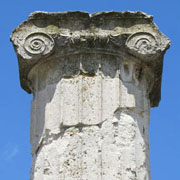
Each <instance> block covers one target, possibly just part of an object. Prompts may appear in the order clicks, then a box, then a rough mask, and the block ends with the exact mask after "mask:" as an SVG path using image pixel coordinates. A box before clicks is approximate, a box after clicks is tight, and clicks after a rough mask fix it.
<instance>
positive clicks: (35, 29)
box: [11, 11, 169, 180]
mask: <svg viewBox="0 0 180 180" xmlns="http://www.w3.org/2000/svg"><path fill="white" fill-rule="evenodd" d="M11 41H12V42H13V45H14V47H15V50H16V53H17V56H18V60H19V69H20V80H21V85H22V88H23V89H25V90H26V91H27V92H29V93H33V96H34V98H33V100H32V104H31V139H30V141H31V152H32V156H33V165H32V170H31V179H32V180H52V179H53V180H56V179H57V180H59V179H63V180H82V179H83V180H92V179H93V180H109V179H111V180H150V167H149V140H148V125H149V111H150V107H154V106H157V105H158V103H159V100H160V87H161V73H162V64H163V55H164V53H165V51H166V49H167V48H168V47H169V40H168V39H167V38H166V37H165V36H164V35H163V34H162V33H160V32H159V30H158V28H157V27H156V26H155V24H154V23H153V21H152V16H149V15H146V14H144V13H142V12H128V11H127V12H101V13H96V14H93V15H89V14H88V13H84V12H67V13H45V12H35V13H32V14H31V15H30V16H29V19H28V21H25V22H24V23H22V24H21V25H20V26H19V27H17V28H16V29H15V30H14V31H13V33H12V36H11Z"/></svg>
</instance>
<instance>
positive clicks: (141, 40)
mask: <svg viewBox="0 0 180 180" xmlns="http://www.w3.org/2000/svg"><path fill="white" fill-rule="evenodd" d="M126 47H128V49H129V50H130V51H131V53H135V54H137V53H138V54H141V55H150V54H155V53H156V51H157V41H156V39H155V37H154V36H153V35H152V34H150V33H145V32H139V33H136V34H133V35H131V36H130V37H129V38H128V39H127V41H126Z"/></svg>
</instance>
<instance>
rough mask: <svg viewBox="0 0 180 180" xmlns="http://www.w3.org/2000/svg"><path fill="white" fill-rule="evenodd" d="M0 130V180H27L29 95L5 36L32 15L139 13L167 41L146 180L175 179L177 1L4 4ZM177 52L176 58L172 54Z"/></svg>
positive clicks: (179, 123) (179, 59)
mask: <svg viewBox="0 0 180 180" xmlns="http://www.w3.org/2000/svg"><path fill="white" fill-rule="evenodd" d="M0 8H1V9H0V19H1V24H0V27H1V28H0V31H1V33H0V37H1V39H0V40H1V51H0V52H1V56H0V58H1V61H0V62H1V69H0V78H1V101H0V112H1V118H0V122H1V130H0V180H28V179H29V177H30V167H31V155H30V144H29V134H30V132H29V129H30V102H31V99H32V95H29V94H27V93H26V92H25V91H24V90H22V89H21V87H20V82H19V72H18V63H17V58H16V55H15V52H14V50H13V47H12V44H11V43H10V41H9V36H10V34H11V32H12V30H13V29H14V28H15V27H16V26H18V25H19V24H20V23H21V22H22V21H24V20H26V19H27V18H28V15H29V13H31V12H33V11H50V12H57V11H69V10H82V11H87V12H90V13H93V12H98V11H110V10H116V11H125V10H132V11H137V10H140V11H144V12H146V13H148V14H151V15H153V16H154V22H155V23H156V24H157V26H158V27H159V29H160V31H161V32H163V33H164V34H165V35H166V36H167V37H169V38H170V40H171V48H170V49H169V50H168V51H167V53H166V55H165V57H164V67H163V79H162V100H161V102H160V104H159V107H158V108H154V109H151V120H150V161H151V176H152V180H179V179H180V1H179V0H171V1H167V0H149V1H146V0H124V1H122V0H48V1H46V0H30V1H26V0H14V1H13V0H4V1H1V5H0ZM178 52H179V54H178Z"/></svg>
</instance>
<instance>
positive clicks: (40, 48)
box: [24, 33, 54, 58]
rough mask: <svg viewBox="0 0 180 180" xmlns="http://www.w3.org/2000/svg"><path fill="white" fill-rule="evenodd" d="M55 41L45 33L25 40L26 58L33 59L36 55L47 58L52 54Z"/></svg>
mask: <svg viewBox="0 0 180 180" xmlns="http://www.w3.org/2000/svg"><path fill="white" fill-rule="evenodd" d="M53 48H54V39H53V38H52V37H50V36H49V35H47V34H45V33H32V34H30V35H28V36H27V37H26V38H25V40H24V50H25V51H26V53H27V54H26V55H25V56H24V57H25V58H32V57H33V56H36V55H41V56H45V55H48V54H50V53H51V52H52V50H53Z"/></svg>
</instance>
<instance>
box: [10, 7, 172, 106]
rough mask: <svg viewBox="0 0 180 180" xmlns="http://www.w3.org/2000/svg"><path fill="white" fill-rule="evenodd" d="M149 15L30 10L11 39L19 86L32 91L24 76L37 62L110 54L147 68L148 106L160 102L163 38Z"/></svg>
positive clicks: (164, 46) (164, 47) (164, 39)
mask: <svg viewBox="0 0 180 180" xmlns="http://www.w3.org/2000/svg"><path fill="white" fill-rule="evenodd" d="M152 19H153V18H152V16H149V15H147V14H145V13H141V12H129V11H126V12H102V13H95V14H92V15H90V14H88V13H85V12H78V11H77V12H65V13H46V12H34V13H32V14H31V15H30V16H29V19H28V20H27V21H25V22H23V23H22V24H21V25H20V26H19V27H17V28H16V29H15V30H14V31H13V33H12V36H11V41H12V42H13V45H14V48H15V50H16V53H17V55H18V60H19V69H20V79H21V85H22V88H23V89H25V90H26V91H27V92H28V93H31V92H32V89H31V81H30V79H29V78H28V74H29V72H30V71H31V70H32V69H33V68H34V67H35V66H36V65H37V64H40V63H43V62H45V61H53V59H55V58H61V57H65V56H69V55H75V54H82V53H96V54H110V55H113V56H117V57H121V58H122V59H123V60H125V61H128V60H131V61H134V62H135V63H137V64H141V65H142V66H148V67H149V68H150V69H151V71H152V74H153V76H154V79H153V82H152V83H153V84H154V85H153V87H152V91H151V92H150V99H151V106H157V105H158V103H159V100H160V84H161V72H162V61H163V55H164V53H165V51H166V49H167V48H168V47H169V40H168V39H167V38H166V37H165V36H164V35H163V34H162V33H160V32H159V30H158V28H157V27H156V25H155V24H154V23H153V21H152Z"/></svg>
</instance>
